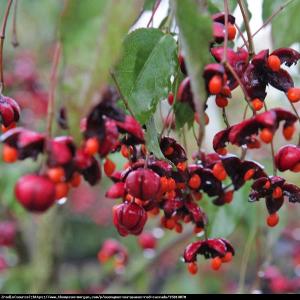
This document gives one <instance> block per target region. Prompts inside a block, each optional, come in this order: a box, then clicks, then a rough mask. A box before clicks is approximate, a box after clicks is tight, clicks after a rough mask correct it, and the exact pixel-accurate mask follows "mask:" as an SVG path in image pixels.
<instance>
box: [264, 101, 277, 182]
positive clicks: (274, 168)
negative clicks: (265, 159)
mask: <svg viewBox="0 0 300 300" xmlns="http://www.w3.org/2000/svg"><path fill="white" fill-rule="evenodd" d="M264 107H265V111H267V110H268V108H267V104H266V102H264ZM270 145H271V154H272V161H273V175H274V176H276V175H277V167H276V162H275V149H274V142H273V139H272V141H271V143H270Z"/></svg>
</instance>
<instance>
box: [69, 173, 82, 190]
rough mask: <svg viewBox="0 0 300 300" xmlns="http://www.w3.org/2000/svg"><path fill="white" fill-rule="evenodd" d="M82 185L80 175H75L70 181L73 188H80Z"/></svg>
mask: <svg viewBox="0 0 300 300" xmlns="http://www.w3.org/2000/svg"><path fill="white" fill-rule="evenodd" d="M80 183H81V175H80V174H79V173H74V174H73V176H72V179H71V181H70V184H71V186H72V187H78V186H80Z"/></svg>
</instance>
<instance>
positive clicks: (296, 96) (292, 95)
mask: <svg viewBox="0 0 300 300" xmlns="http://www.w3.org/2000/svg"><path fill="white" fill-rule="evenodd" d="M287 97H288V99H289V100H290V101H291V102H298V101H299V100H300V89H299V88H289V90H288V91H287Z"/></svg>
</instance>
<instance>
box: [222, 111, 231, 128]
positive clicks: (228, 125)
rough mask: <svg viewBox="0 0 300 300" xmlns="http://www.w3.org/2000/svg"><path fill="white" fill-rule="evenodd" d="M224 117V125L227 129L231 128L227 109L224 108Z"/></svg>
mask: <svg viewBox="0 0 300 300" xmlns="http://www.w3.org/2000/svg"><path fill="white" fill-rule="evenodd" d="M222 115H223V120H224V123H225V125H226V127H227V128H229V127H230V124H229V122H228V118H227V114H226V109H225V107H223V109H222Z"/></svg>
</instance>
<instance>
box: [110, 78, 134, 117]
mask: <svg viewBox="0 0 300 300" xmlns="http://www.w3.org/2000/svg"><path fill="white" fill-rule="evenodd" d="M110 75H111V78H112V80H113V81H114V83H115V86H116V88H117V90H118V92H119V94H120V96H121V99H122V101H123V103H124V105H125V108H126V109H127V110H128V112H129V113H130V114H131V116H132V117H134V114H133V112H132V110H131V108H130V107H129V105H128V101H127V99H126V98H125V97H124V95H123V94H122V92H121V89H120V85H119V83H118V81H117V78H116V76H115V74H114V73H113V72H110Z"/></svg>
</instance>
